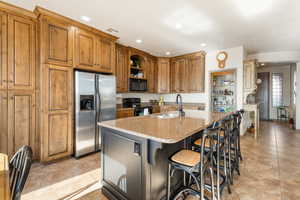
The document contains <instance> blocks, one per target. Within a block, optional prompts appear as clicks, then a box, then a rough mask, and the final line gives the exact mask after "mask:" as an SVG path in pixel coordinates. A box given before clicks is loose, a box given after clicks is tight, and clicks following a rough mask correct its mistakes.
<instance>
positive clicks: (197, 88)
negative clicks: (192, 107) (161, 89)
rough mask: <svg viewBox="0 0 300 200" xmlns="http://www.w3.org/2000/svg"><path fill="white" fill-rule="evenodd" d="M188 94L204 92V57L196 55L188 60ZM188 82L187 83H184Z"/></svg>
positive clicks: (200, 54)
mask: <svg viewBox="0 0 300 200" xmlns="http://www.w3.org/2000/svg"><path fill="white" fill-rule="evenodd" d="M188 62H189V72H188V73H189V78H188V80H189V89H188V90H189V92H204V90H205V87H204V86H205V56H204V55H203V54H202V53H196V54H195V55H192V56H191V57H190V58H189V61H188ZM186 82H188V81H186Z"/></svg>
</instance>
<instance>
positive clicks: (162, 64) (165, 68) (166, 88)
mask: <svg viewBox="0 0 300 200" xmlns="http://www.w3.org/2000/svg"><path fill="white" fill-rule="evenodd" d="M157 92H158V93H169V92H170V60H169V58H158V64H157Z"/></svg>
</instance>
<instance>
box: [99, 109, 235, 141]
mask: <svg viewBox="0 0 300 200" xmlns="http://www.w3.org/2000/svg"><path fill="white" fill-rule="evenodd" d="M169 113H176V111H173V112H169ZM229 114H230V113H214V112H207V111H199V110H189V111H186V115H185V117H175V118H165V119H161V118H159V117H158V115H160V114H153V115H148V116H141V117H129V118H122V119H118V120H111V121H105V122H101V123H99V125H100V126H102V127H106V128H111V129H114V130H117V131H121V132H125V133H128V134H131V135H135V136H138V137H143V138H147V139H151V140H154V141H157V142H162V143H177V142H179V141H181V140H183V139H185V138H187V137H190V136H191V135H193V134H195V133H197V132H199V131H201V130H204V129H205V128H207V127H208V126H210V125H211V124H212V123H213V122H215V121H219V120H222V119H223V118H225V117H226V116H228V115H229Z"/></svg>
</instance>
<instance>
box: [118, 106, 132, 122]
mask: <svg viewBox="0 0 300 200" xmlns="http://www.w3.org/2000/svg"><path fill="white" fill-rule="evenodd" d="M133 116H134V110H133V108H128V109H117V118H118V119H120V118H126V117H133Z"/></svg>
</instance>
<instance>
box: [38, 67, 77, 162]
mask: <svg viewBox="0 0 300 200" xmlns="http://www.w3.org/2000/svg"><path fill="white" fill-rule="evenodd" d="M44 67H45V69H44V73H43V90H42V98H43V101H42V104H43V105H42V122H41V125H42V128H41V134H42V136H41V138H42V139H41V159H42V161H50V160H53V159H57V158H62V157H65V156H68V155H71V154H72V153H73V119H72V117H73V110H72V109H73V92H72V91H73V70H72V69H71V68H68V67H61V66H54V65H45V66H44Z"/></svg>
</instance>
